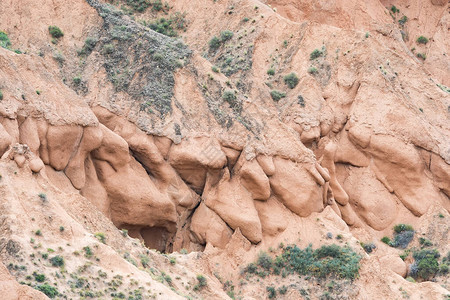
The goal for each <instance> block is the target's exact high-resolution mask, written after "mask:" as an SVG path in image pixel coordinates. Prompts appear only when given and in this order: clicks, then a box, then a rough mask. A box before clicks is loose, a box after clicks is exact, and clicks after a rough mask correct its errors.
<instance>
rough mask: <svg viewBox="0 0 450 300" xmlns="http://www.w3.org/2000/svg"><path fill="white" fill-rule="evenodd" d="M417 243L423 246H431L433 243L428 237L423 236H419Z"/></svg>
mask: <svg viewBox="0 0 450 300" xmlns="http://www.w3.org/2000/svg"><path fill="white" fill-rule="evenodd" d="M419 244H421V245H422V246H424V247H431V246H433V243H432V242H431V241H430V240H429V239H426V238H423V237H420V238H419Z"/></svg>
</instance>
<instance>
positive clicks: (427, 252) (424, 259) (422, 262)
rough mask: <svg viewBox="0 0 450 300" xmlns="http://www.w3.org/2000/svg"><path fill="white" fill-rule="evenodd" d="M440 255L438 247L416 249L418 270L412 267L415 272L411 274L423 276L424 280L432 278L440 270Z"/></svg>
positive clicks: (415, 256) (414, 255) (414, 254)
mask: <svg viewBox="0 0 450 300" xmlns="http://www.w3.org/2000/svg"><path fill="white" fill-rule="evenodd" d="M439 257H440V253H439V251H437V250H436V249H422V250H419V251H415V252H414V253H413V258H414V260H415V266H416V268H417V270H415V268H412V270H414V272H413V274H411V275H412V276H413V277H419V278H422V279H423V280H430V279H431V278H433V277H434V276H436V274H437V273H438V271H439V262H438V258H439Z"/></svg>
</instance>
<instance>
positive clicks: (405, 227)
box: [394, 224, 414, 233]
mask: <svg viewBox="0 0 450 300" xmlns="http://www.w3.org/2000/svg"><path fill="white" fill-rule="evenodd" d="M403 231H414V228H413V227H412V226H411V225H408V224H397V225H395V226H394V232H396V233H400V232H403Z"/></svg>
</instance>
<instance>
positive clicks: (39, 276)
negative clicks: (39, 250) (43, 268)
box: [33, 272, 45, 282]
mask: <svg viewBox="0 0 450 300" xmlns="http://www.w3.org/2000/svg"><path fill="white" fill-rule="evenodd" d="M33 276H34V280H36V281H37V282H44V281H45V275H44V274H39V273H36V272H33Z"/></svg>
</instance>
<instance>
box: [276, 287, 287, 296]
mask: <svg viewBox="0 0 450 300" xmlns="http://www.w3.org/2000/svg"><path fill="white" fill-rule="evenodd" d="M287 290H288V288H287V286H285V285H283V286H282V287H279V288H278V293H280V294H281V295H284V294H286V292H287Z"/></svg>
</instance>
